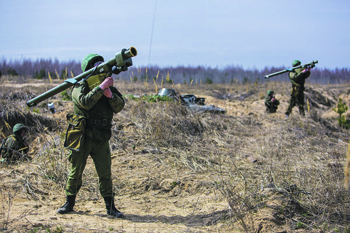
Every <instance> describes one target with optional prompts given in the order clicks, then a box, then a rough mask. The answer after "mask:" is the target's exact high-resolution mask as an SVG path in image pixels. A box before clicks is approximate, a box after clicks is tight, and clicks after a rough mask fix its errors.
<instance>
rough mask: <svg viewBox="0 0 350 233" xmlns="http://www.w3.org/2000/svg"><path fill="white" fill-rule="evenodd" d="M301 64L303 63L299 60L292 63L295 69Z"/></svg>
mask: <svg viewBox="0 0 350 233" xmlns="http://www.w3.org/2000/svg"><path fill="white" fill-rule="evenodd" d="M300 64H301V61H299V60H294V61H293V63H292V65H293V67H296V66H299V65H300Z"/></svg>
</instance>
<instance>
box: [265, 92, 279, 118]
mask: <svg viewBox="0 0 350 233" xmlns="http://www.w3.org/2000/svg"><path fill="white" fill-rule="evenodd" d="M279 104H280V102H279V101H278V100H277V99H276V98H275V92H274V91H273V90H269V91H267V97H266V99H265V106H266V112H268V113H275V112H276V111H277V109H278V105H279Z"/></svg>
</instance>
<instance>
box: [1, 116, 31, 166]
mask: <svg viewBox="0 0 350 233" xmlns="http://www.w3.org/2000/svg"><path fill="white" fill-rule="evenodd" d="M26 134H27V127H26V126H25V125H23V124H20V123H19V124H16V125H15V126H14V127H13V134H11V135H10V136H8V137H7V138H6V139H5V140H4V141H3V143H2V146H1V156H2V159H1V161H2V162H6V163H11V162H14V161H19V160H31V159H32V157H30V156H28V155H27V153H28V150H29V147H28V143H27V142H26V141H25V138H26Z"/></svg>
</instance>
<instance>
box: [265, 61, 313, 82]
mask: <svg viewBox="0 0 350 233" xmlns="http://www.w3.org/2000/svg"><path fill="white" fill-rule="evenodd" d="M316 63H318V61H317V60H316V61H312V62H310V63H306V64H303V65H298V66H295V67H292V68H288V69H284V70H281V71H278V72H276V73H272V74H268V75H265V78H266V79H269V78H271V77H273V76H276V75H280V74H284V73H287V72H292V71H295V70H296V69H301V68H302V69H303V70H304V69H305V68H314V67H315V66H316Z"/></svg>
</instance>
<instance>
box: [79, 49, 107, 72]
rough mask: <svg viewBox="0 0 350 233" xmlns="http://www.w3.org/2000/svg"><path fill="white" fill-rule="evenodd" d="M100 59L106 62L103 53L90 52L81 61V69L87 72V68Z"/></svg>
mask: <svg viewBox="0 0 350 233" xmlns="http://www.w3.org/2000/svg"><path fill="white" fill-rule="evenodd" d="M98 61H102V62H104V61H105V60H104V59H103V57H102V56H101V55H98V54H96V53H90V54H88V55H87V56H86V57H84V59H83V61H82V62H81V70H82V71H83V72H85V71H86V70H89V69H91V68H93V64H94V63H95V62H98Z"/></svg>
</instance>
